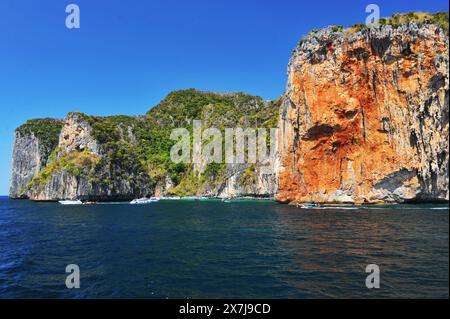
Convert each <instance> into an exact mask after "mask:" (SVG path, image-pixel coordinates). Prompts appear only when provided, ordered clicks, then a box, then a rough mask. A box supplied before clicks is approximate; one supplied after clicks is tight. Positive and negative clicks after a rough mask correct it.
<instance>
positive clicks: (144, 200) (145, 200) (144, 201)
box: [130, 197, 159, 205]
mask: <svg viewBox="0 0 450 319" xmlns="http://www.w3.org/2000/svg"><path fill="white" fill-rule="evenodd" d="M157 201H159V198H156V197H150V198H147V197H144V198H138V199H133V200H132V201H131V202H130V204H133V205H142V204H150V203H154V202H157Z"/></svg>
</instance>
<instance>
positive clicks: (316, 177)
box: [10, 12, 449, 204]
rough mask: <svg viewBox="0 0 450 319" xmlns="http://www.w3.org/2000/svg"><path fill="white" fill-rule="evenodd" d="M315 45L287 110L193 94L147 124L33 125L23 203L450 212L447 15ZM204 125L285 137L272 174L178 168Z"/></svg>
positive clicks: (292, 72) (111, 120)
mask: <svg viewBox="0 0 450 319" xmlns="http://www.w3.org/2000/svg"><path fill="white" fill-rule="evenodd" d="M379 22H380V25H379V26H377V27H375V26H370V27H367V26H365V25H354V26H351V27H349V28H346V29H345V28H343V27H341V26H331V27H328V28H325V29H321V30H315V31H311V32H310V33H309V34H307V35H305V36H304V37H303V38H302V39H301V41H300V42H299V44H298V46H297V47H296V49H295V50H294V52H293V54H292V57H291V59H290V61H289V65H288V81H287V82H288V83H287V88H286V92H285V93H284V94H283V96H282V97H280V98H279V99H277V100H274V101H265V100H263V99H262V98H261V97H257V96H252V95H248V94H244V93H212V92H204V91H198V90H195V89H188V90H182V91H175V92H172V93H170V94H169V95H168V96H167V97H166V98H165V99H163V100H162V101H161V102H160V103H159V104H158V105H156V106H155V107H153V108H152V109H151V110H150V111H148V112H147V114H145V115H142V116H123V115H121V116H111V117H98V116H97V117H96V116H89V115H86V114H82V113H77V112H73V113H69V114H68V115H67V116H66V118H65V119H63V120H61V119H48V118H46V119H33V120H29V121H27V122H26V123H25V124H24V125H22V126H20V127H19V128H17V129H16V131H15V140H14V150H13V165H12V180H11V188H10V197H11V198H23V199H31V200H37V201H57V200H63V199H80V200H87V201H110V200H131V199H134V198H139V197H143V196H182V197H186V196H206V197H222V198H229V197H242V196H251V197H258V198H274V199H276V200H278V201H280V202H285V203H298V202H315V203H330V202H333V203H356V204H358V203H386V202H392V203H397V202H422V201H448V200H449V187H448V177H449V176H448V165H449V154H448V133H449V132H448V128H449V74H448V68H449V55H448V50H449V46H448V42H449V29H448V13H443V12H440V13H436V14H428V13H414V12H410V13H406V14H396V15H394V16H392V17H390V18H385V19H381V20H380V21H379ZM193 120H201V121H202V123H204V125H203V126H204V127H216V128H218V129H219V130H221V131H223V130H225V129H226V128H229V127H243V128H267V129H270V128H278V143H277V145H276V146H277V149H276V156H275V157H276V158H275V159H274V161H273V164H272V166H271V167H270V170H267V169H262V167H261V164H259V163H241V164H226V163H202V164H200V165H199V164H196V163H174V162H173V161H171V159H170V150H171V148H172V146H173V145H174V143H175V141H173V140H171V139H170V138H169V137H170V134H171V131H172V130H173V129H174V128H178V127H184V128H187V129H188V130H192V129H193V127H192V123H193Z"/></svg>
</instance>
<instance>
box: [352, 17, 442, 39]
mask: <svg viewBox="0 0 450 319" xmlns="http://www.w3.org/2000/svg"><path fill="white" fill-rule="evenodd" d="M448 19H449V16H448V12H436V13H426V12H407V13H396V14H393V15H392V16H391V17H388V18H380V20H379V24H380V26H386V25H390V26H393V27H398V26H400V25H402V24H407V23H412V22H414V23H416V24H430V23H434V24H437V25H439V26H440V27H441V28H442V29H443V30H444V31H445V33H446V34H447V35H448V31H449V25H448ZM367 28H368V27H367V25H365V24H355V25H352V26H350V27H349V28H348V29H347V30H348V31H351V32H359V31H362V30H365V29H367Z"/></svg>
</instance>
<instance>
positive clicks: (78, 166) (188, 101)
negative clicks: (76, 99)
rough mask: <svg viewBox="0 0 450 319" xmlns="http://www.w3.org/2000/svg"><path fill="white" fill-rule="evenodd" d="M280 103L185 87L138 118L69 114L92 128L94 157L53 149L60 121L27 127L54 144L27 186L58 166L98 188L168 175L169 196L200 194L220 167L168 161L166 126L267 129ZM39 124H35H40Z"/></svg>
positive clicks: (220, 173) (155, 181)
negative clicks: (201, 167) (199, 167)
mask: <svg viewBox="0 0 450 319" xmlns="http://www.w3.org/2000/svg"><path fill="white" fill-rule="evenodd" d="M280 103H281V99H280V100H277V101H273V102H267V101H264V100H263V99H262V98H260V97H257V96H251V95H248V94H244V93H223V94H222V93H210V92H203V91H197V90H194V89H189V90H181V91H175V92H172V93H170V94H169V95H168V96H167V97H166V98H165V99H163V100H162V101H161V102H160V103H159V104H158V105H156V106H155V107H154V108H152V109H151V110H150V111H148V112H147V114H146V115H144V116H124V115H119V116H110V117H99V116H89V115H86V114H83V113H71V114H70V115H71V116H75V117H77V118H78V119H79V120H80V121H84V122H87V123H88V124H89V125H90V126H91V127H92V137H93V138H94V139H95V140H96V141H97V142H98V143H99V144H100V148H101V150H102V155H101V156H94V155H93V154H90V153H89V152H87V151H81V152H71V153H69V154H64V153H62V152H61V150H59V149H55V147H56V145H57V142H58V136H59V133H60V131H61V127H62V122H61V121H59V122H55V123H60V126H59V127H56V128H52V129H51V130H47V131H46V130H45V129H43V128H42V127H39V129H36V128H34V126H33V128H34V131H38V132H40V134H44V133H45V134H46V136H45V140H52V141H53V143H54V145H55V147H53V148H52V150H53V152H52V154H51V155H50V159H49V164H48V165H47V166H46V167H45V168H44V169H42V171H41V172H40V173H39V174H38V175H37V176H36V177H35V178H34V179H33V180H32V181H31V182H30V183H29V185H28V189H29V188H30V187H33V186H40V187H42V186H44V185H45V184H46V183H47V182H48V181H49V179H50V177H51V175H52V174H53V173H55V172H57V171H61V170H64V171H66V172H68V173H70V174H72V175H74V176H76V177H80V176H84V177H85V178H87V179H88V180H89V181H91V182H93V183H95V184H97V185H100V186H101V187H104V186H105V187H109V188H111V187H113V185H117V184H118V183H119V182H120V181H123V180H128V181H129V182H130V183H131V184H132V185H136V187H138V185H146V187H147V188H148V189H149V190H151V189H154V187H155V186H156V185H164V183H165V181H166V177H169V178H170V180H171V182H172V183H173V186H174V187H173V188H172V189H171V191H170V194H172V195H178V196H189V195H195V194H198V193H201V192H203V191H205V190H207V189H212V188H214V187H216V186H217V185H219V184H220V183H221V182H222V181H223V180H224V178H225V177H224V174H225V172H226V169H225V167H226V166H225V164H223V163H209V164H206V166H205V170H204V171H203V172H202V173H198V172H195V171H194V169H193V165H192V164H184V163H178V164H177V163H173V162H172V161H171V159H170V150H171V148H172V146H173V145H174V144H175V141H173V140H171V139H170V134H171V132H172V129H174V128H179V127H183V128H186V129H188V131H190V132H191V138H192V131H193V120H201V121H202V127H203V129H206V128H208V127H215V128H218V129H219V130H221V131H222V133H223V132H224V130H225V128H227V127H232V128H234V127H242V128H247V127H252V128H272V127H276V123H277V118H278V109H279V105H280ZM47 121H50V120H47ZM45 123H47V122H42V123H41V124H42V125H43V126H44V127H45ZM48 123H51V122H48ZM28 126H30V125H28ZM35 126H36V125H35ZM268 135H269V134H268ZM223 143H224V141H223ZM223 149H224V147H223ZM253 170H254V168H253ZM249 174H251V172H250V171H249V172H247V174H246V176H247V177H246V182H247V183H249V182H251V180H252V178H251V177H249V176H248V175H249Z"/></svg>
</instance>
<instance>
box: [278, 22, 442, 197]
mask: <svg viewBox="0 0 450 319" xmlns="http://www.w3.org/2000/svg"><path fill="white" fill-rule="evenodd" d="M448 49H449V48H448V37H447V36H446V35H445V33H444V32H443V31H442V30H441V29H440V28H439V27H437V26H436V25H434V24H425V25H421V26H417V25H416V24H414V23H411V24H408V25H401V26H399V27H396V28H393V27H391V26H384V27H382V28H371V29H368V30H364V31H361V32H356V33H355V32H353V33H346V32H345V31H344V32H341V31H333V30H332V29H331V28H327V29H324V30H321V31H319V32H317V33H314V34H310V35H308V36H306V37H305V38H304V39H303V40H302V41H301V43H300V44H299V46H298V47H297V48H296V50H295V51H294V53H293V56H292V58H291V60H290V63H289V66H288V84H287V91H286V97H285V99H284V102H283V106H282V108H281V111H280V120H279V127H280V135H279V152H280V155H279V158H278V159H279V165H280V168H279V171H278V182H279V189H278V194H277V199H278V200H280V201H282V202H309V201H314V202H357V203H361V202H402V201H409V200H448V199H449V190H448V126H449V124H448V122H449V118H448V112H449V103H448V85H449V75H448V67H449V64H448Z"/></svg>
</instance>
